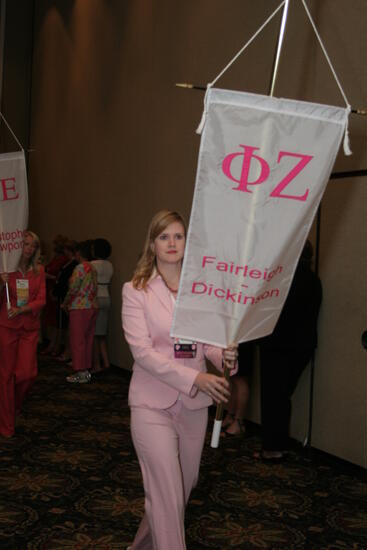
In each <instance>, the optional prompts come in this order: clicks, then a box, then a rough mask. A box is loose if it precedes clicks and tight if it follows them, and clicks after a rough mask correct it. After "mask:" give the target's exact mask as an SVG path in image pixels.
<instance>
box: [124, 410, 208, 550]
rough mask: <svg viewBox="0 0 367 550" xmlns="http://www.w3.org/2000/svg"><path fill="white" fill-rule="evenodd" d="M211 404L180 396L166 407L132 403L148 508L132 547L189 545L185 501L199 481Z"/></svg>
mask: <svg viewBox="0 0 367 550" xmlns="http://www.w3.org/2000/svg"><path fill="white" fill-rule="evenodd" d="M207 421H208V409H207V408H204V409H199V410H196V411H191V410H188V409H186V408H185V407H184V406H183V405H182V402H181V401H180V400H179V401H177V402H176V403H175V404H174V405H173V406H172V407H170V408H169V409H166V410H159V409H148V408H142V407H131V434H132V438H133V442H134V446H135V450H136V453H137V455H138V459H139V463H140V468H141V471H142V475H143V483H144V491H145V514H144V517H143V519H142V521H141V523H140V526H139V529H138V531H137V534H136V536H135V539H134V543H133V545H132V550H185V549H186V544H185V528H184V517H185V505H186V503H187V501H188V499H189V496H190V492H191V489H192V488H193V487H194V486H195V485H196V482H197V479H198V475H199V466H200V458H201V453H202V450H203V445H204V438H205V432H206V427H207Z"/></svg>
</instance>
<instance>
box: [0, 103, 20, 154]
mask: <svg viewBox="0 0 367 550" xmlns="http://www.w3.org/2000/svg"><path fill="white" fill-rule="evenodd" d="M0 117H1V118H2V119H3V121H4V122H5V124H6V125H7V127H8V130H9V131H10V133H11V135H12V136H13V138H14V139H15V141H16V142H17V144H18V145H19V147H20V148H21V150H22V151H24V149H23V147H22V144H21V143H20V141H19V139H18V138H17V136H16V135H15V134H14V132H13V130H12V129H11V128H10V126H9V124H8V122H7V120H6V118H5V117H4V115H3V114H2V113H1V112H0Z"/></svg>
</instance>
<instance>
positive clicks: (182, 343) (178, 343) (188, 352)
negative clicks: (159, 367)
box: [173, 338, 197, 359]
mask: <svg viewBox="0 0 367 550" xmlns="http://www.w3.org/2000/svg"><path fill="white" fill-rule="evenodd" d="M173 348H174V352H175V358H176V359H194V357H196V350H197V343H196V342H193V341H192V340H183V339H182V338H175V342H174V344H173Z"/></svg>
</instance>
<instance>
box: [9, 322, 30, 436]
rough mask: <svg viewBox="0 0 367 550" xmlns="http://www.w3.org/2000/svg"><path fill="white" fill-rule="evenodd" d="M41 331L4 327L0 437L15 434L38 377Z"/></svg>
mask: <svg viewBox="0 0 367 550" xmlns="http://www.w3.org/2000/svg"><path fill="white" fill-rule="evenodd" d="M37 344H38V330H24V329H23V328H19V329H15V328H14V329H10V328H7V327H3V326H0V434H1V435H3V436H5V437H10V436H12V435H13V434H14V429H15V415H16V414H17V413H19V412H20V410H21V407H22V403H23V400H24V397H25V395H26V393H27V392H28V391H29V389H30V387H31V385H32V384H33V382H34V380H35V378H36V376H37Z"/></svg>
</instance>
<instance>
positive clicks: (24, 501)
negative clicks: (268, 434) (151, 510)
mask: <svg viewBox="0 0 367 550" xmlns="http://www.w3.org/2000/svg"><path fill="white" fill-rule="evenodd" d="M69 370H70V369H69V368H68V367H64V366H59V365H57V364H55V363H52V362H50V361H44V360H43V361H41V364H40V374H39V377H38V379H37V382H36V384H35V386H34V388H33V390H32V393H31V395H30V396H29V398H28V400H27V402H26V405H25V408H24V412H23V414H22V415H21V416H20V417H19V420H18V422H17V430H16V436H15V437H14V438H12V439H9V440H6V439H1V440H0V548H1V549H2V550H5V549H12V550H13V549H15V550H28V549H29V550H84V549H85V550H87V549H88V550H89V549H97V550H115V549H116V550H117V549H119V550H124V549H125V548H126V546H127V545H128V543H129V542H131V541H132V539H133V535H134V533H135V531H136V529H137V526H138V523H139V520H140V517H141V515H142V513H143V491H142V486H141V479H140V472H139V467H138V463H137V460H136V456H135V453H134V449H133V447H132V444H131V440H130V435H129V413H128V408H127V391H128V380H129V375H128V373H126V372H125V371H121V370H119V369H110V370H109V371H106V372H105V373H103V374H99V375H95V376H94V378H93V380H92V383H91V384H85V385H77V386H73V385H70V384H68V383H67V382H66V381H65V376H66V374H68V372H69ZM210 426H211V423H210ZM259 444H260V440H259V436H258V433H257V429H256V427H251V429H250V433H249V434H248V435H247V436H246V437H240V438H232V439H228V438H227V439H225V440H223V441H222V442H221V445H220V448H219V449H218V450H213V449H210V447H209V446H208V445H206V447H205V451H204V456H203V464H202V470H201V477H200V482H199V485H198V487H197V488H196V489H195V490H194V492H193V494H192V498H191V500H190V503H189V507H188V510H187V515H186V532H187V546H188V549H189V550H204V549H217V550H225V549H227V548H233V549H247V548H248V549H287V550H289V549H301V548H317V549H323V550H326V549H328V550H351V549H355V550H359V549H367V476H366V472H365V471H364V470H362V469H360V468H357V467H353V466H351V465H348V464H345V463H342V462H340V461H337V460H336V459H332V458H330V457H327V456H325V455H323V454H321V453H316V452H311V451H305V450H302V449H300V448H297V447H296V448H295V449H294V450H292V452H291V453H290V455H289V457H288V458H287V460H286V462H284V463H281V464H265V463H262V462H259V461H255V460H253V459H252V453H253V451H254V450H256V449H257V448H258V447H259ZM170 550H175V549H173V548H172V549H170Z"/></svg>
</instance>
